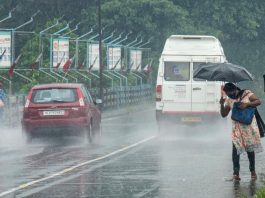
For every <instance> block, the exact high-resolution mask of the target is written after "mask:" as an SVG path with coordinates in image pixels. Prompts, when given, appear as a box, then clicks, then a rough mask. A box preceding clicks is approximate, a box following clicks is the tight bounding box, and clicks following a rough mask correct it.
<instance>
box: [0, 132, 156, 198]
mask: <svg viewBox="0 0 265 198" xmlns="http://www.w3.org/2000/svg"><path fill="white" fill-rule="evenodd" d="M155 137H156V136H151V137H149V138H146V139H144V140H141V141H139V142H136V143H134V144H131V145H129V146H126V147H123V148H121V149H119V150H116V151H114V152H112V153H109V154H107V155H104V156H102V157H98V158H95V159H93V160H89V161H85V162H83V163H80V164H77V165H75V166H71V167H69V168H66V169H64V170H62V171H60V172H57V173H54V174H52V175H50V176H47V177H44V178H41V179H37V180H34V181H31V182H28V183H25V184H21V185H19V186H18V187H15V188H12V189H10V190H7V191H4V192H2V193H0V197H3V196H5V195H8V194H11V193H13V192H15V191H18V190H22V189H24V188H27V187H29V186H32V185H34V184H37V183H40V182H43V181H46V180H49V179H52V178H55V177H57V176H60V175H63V174H65V173H67V172H70V171H73V170H74V169H77V168H79V167H82V166H85V165H87V164H91V163H93V162H96V161H99V160H103V159H105V158H108V157H111V156H113V155H116V154H118V153H121V152H123V151H126V150H128V149H131V148H133V147H136V146H138V145H140V144H143V143H145V142H148V141H150V140H152V139H154V138H155Z"/></svg>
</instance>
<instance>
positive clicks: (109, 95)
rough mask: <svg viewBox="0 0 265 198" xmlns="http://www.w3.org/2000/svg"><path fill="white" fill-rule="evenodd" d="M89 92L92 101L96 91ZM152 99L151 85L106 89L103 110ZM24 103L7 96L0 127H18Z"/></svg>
mask: <svg viewBox="0 0 265 198" xmlns="http://www.w3.org/2000/svg"><path fill="white" fill-rule="evenodd" d="M90 92H91V95H92V97H93V98H94V99H95V98H97V96H98V95H99V90H98V89H93V90H90ZM152 98H153V89H152V86H151V85H142V86H132V87H118V88H114V89H110V88H108V89H104V98H103V110H104V111H105V110H109V109H115V108H120V107H122V106H126V105H133V104H139V103H140V102H142V101H151V100H152ZM25 102H26V96H25V95H13V96H8V97H7V101H6V105H5V107H4V112H3V115H4V116H3V118H2V119H1V121H0V127H1V126H2V125H7V126H10V127H15V126H18V125H19V124H20V122H21V118H22V112H23V107H24V104H25Z"/></svg>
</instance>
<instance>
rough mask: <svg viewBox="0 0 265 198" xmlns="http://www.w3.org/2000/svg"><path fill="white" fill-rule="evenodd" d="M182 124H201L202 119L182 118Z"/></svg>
mask: <svg viewBox="0 0 265 198" xmlns="http://www.w3.org/2000/svg"><path fill="white" fill-rule="evenodd" d="M181 121H182V122H201V121H202V119H201V118H200V117H184V118H181Z"/></svg>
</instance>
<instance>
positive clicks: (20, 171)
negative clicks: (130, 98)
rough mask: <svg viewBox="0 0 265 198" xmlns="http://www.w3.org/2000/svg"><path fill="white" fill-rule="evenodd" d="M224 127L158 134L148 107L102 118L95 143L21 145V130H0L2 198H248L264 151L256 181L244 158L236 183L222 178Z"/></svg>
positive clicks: (227, 172)
mask: <svg viewBox="0 0 265 198" xmlns="http://www.w3.org/2000/svg"><path fill="white" fill-rule="evenodd" d="M225 124H226V125H227V123H225ZM229 127H230V126H229V125H227V126H225V125H224V123H223V125H222V126H218V125H216V124H215V125H213V124H212V125H211V126H178V127H170V126H167V131H166V132H165V133H163V134H158V133H157V127H156V124H155V115H154V110H153V108H151V107H149V108H143V110H141V111H139V112H135V113H131V114H129V115H122V116H117V117H113V118H105V119H104V120H103V125H102V137H101V140H100V141H99V142H96V143H93V144H88V143H86V141H84V140H82V139H81V138H79V137H63V138H59V137H41V138H37V139H35V140H34V141H33V143H32V144H30V145H26V144H25V143H24V142H23V140H22V137H21V134H20V133H19V130H17V129H12V130H11V129H4V131H3V129H1V133H2V135H1V139H0V170H1V171H0V197H38V198H39V197H45V198H47V197H67V198H68V197H69V198H74V197H113V198H114V197H115V198H118V197H120V198H127V197H139V198H140V197H161V198H165V197H169V198H171V197H189V198H190V197H196V198H198V197H199V198H200V197H201V198H207V197H209V198H210V197H211V198H212V197H215V198H230V197H231V198H234V197H240V196H241V195H246V196H247V197H250V196H251V194H253V193H254V192H255V190H256V189H257V188H260V187H261V186H264V185H265V184H264V181H265V180H264V177H265V176H264V173H265V163H264V162H265V159H264V153H260V154H257V155H256V169H257V174H258V177H259V178H258V180H257V181H256V182H253V181H251V180H250V174H249V172H248V160H247V156H246V155H243V156H242V157H241V172H240V173H241V178H242V180H241V181H240V183H234V182H231V181H227V178H230V176H231V174H232V171H231V169H232V162H231V141H230V137H229V135H230V134H229ZM262 142H263V145H265V144H264V143H265V142H264V140H262Z"/></svg>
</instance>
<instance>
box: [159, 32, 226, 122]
mask: <svg viewBox="0 0 265 198" xmlns="http://www.w3.org/2000/svg"><path fill="white" fill-rule="evenodd" d="M225 61H226V58H225V55H224V51H223V48H222V46H221V44H220V42H219V40H218V39H217V38H215V37H213V36H197V35H172V36H170V37H169V38H168V39H167V40H166V43H165V46H164V49H163V52H162V55H161V58H160V62H159V68H158V75H157V83H156V119H157V122H158V124H160V123H161V121H163V120H172V121H173V122H175V123H178V122H184V123H185V122H189V123H191V122H192V123H198V122H202V121H210V120H211V118H214V117H215V118H217V116H219V108H220V106H219V99H220V96H221V83H220V82H210V81H205V80H200V79H194V78H193V71H194V70H195V69H196V68H197V67H198V66H199V65H200V64H201V63H208V62H212V63H219V62H225Z"/></svg>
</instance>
